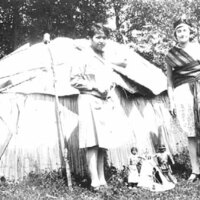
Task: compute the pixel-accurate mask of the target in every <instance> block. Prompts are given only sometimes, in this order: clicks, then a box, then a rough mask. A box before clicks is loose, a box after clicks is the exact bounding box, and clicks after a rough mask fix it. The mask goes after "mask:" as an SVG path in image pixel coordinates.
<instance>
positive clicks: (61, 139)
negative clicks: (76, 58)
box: [43, 33, 72, 190]
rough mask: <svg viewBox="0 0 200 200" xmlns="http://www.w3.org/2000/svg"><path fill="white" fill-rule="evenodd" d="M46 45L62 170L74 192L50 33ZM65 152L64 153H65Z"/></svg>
mask: <svg viewBox="0 0 200 200" xmlns="http://www.w3.org/2000/svg"><path fill="white" fill-rule="evenodd" d="M43 42H44V44H46V46H47V49H48V52H49V55H50V59H51V70H52V75H53V88H54V96H55V114H56V124H57V132H58V145H59V154H60V160H61V166H62V168H65V169H66V176H67V182H68V187H69V189H70V190H72V179H71V170H70V167H69V163H68V150H67V147H66V146H65V144H64V135H63V129H62V120H61V116H60V114H61V110H60V106H59V105H60V103H59V97H58V93H57V89H56V87H57V79H56V73H55V69H54V59H53V55H52V52H51V48H50V45H49V44H50V35H49V34H48V33H45V34H44V39H43ZM63 150H64V152H63Z"/></svg>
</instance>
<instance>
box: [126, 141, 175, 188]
mask: <svg viewBox="0 0 200 200" xmlns="http://www.w3.org/2000/svg"><path fill="white" fill-rule="evenodd" d="M172 164H173V160H172V159H171V156H170V154H169V153H168V152H167V151H166V147H165V146H164V145H161V146H160V147H159V148H158V153H156V154H155V155H154V156H150V155H148V154H145V155H144V156H140V155H138V149H137V148H136V147H133V148H131V155H130V156H129V165H128V186H129V189H131V188H133V187H137V186H141V187H149V188H151V187H153V186H154V183H156V185H158V184H160V185H162V186H164V185H166V184H167V183H168V182H169V183H173V184H175V183H176V178H175V177H174V176H173V175H172V170H171V165H172ZM139 169H140V170H139ZM151 185H152V186H151ZM167 187H168V186H167ZM169 187H171V185H169Z"/></svg>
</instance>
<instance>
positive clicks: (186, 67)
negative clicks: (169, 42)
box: [166, 47, 200, 87]
mask: <svg viewBox="0 0 200 200" xmlns="http://www.w3.org/2000/svg"><path fill="white" fill-rule="evenodd" d="M166 62H167V64H168V65H169V66H170V67H171V68H172V71H173V83H174V87H177V86H179V85H182V84H184V83H192V82H194V81H195V80H198V79H200V61H199V60H194V59H193V58H192V57H191V56H190V55H189V54H188V53H186V52H185V51H184V50H183V49H180V48H178V47H173V48H172V49H171V50H170V51H169V53H168V55H167V56H166Z"/></svg>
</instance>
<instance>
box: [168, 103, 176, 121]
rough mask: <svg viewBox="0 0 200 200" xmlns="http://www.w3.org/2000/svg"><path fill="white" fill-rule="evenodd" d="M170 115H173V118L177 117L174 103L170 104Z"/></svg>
mask: <svg viewBox="0 0 200 200" xmlns="http://www.w3.org/2000/svg"><path fill="white" fill-rule="evenodd" d="M169 113H170V114H171V116H172V117H173V118H175V117H176V107H175V104H174V102H170V108H169Z"/></svg>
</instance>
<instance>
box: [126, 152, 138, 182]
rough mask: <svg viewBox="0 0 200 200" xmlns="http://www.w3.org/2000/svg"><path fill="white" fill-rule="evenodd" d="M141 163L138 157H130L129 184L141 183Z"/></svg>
mask: <svg viewBox="0 0 200 200" xmlns="http://www.w3.org/2000/svg"><path fill="white" fill-rule="evenodd" d="M139 162H140V158H139V156H138V155H131V156H130V157H129V173H128V182H129V183H138V181H139V172H138V168H137V165H138V163H139Z"/></svg>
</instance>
